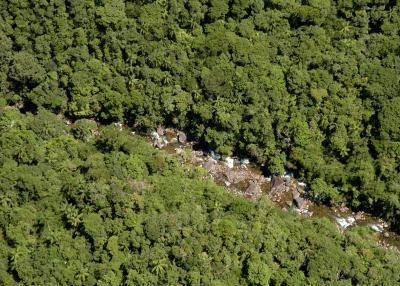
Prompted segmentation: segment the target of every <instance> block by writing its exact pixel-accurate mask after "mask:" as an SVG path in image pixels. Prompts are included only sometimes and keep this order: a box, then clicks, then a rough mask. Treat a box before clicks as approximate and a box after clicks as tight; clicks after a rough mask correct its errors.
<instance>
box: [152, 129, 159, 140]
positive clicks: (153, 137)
mask: <svg viewBox="0 0 400 286" xmlns="http://www.w3.org/2000/svg"><path fill="white" fill-rule="evenodd" d="M150 137H151V139H153V140H158V139H160V135H158V133H157V132H156V131H152V132H151V133H150Z"/></svg>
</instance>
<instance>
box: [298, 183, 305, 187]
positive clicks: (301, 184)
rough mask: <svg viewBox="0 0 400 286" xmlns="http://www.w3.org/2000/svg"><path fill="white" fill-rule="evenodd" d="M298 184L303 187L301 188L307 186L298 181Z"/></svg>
mask: <svg viewBox="0 0 400 286" xmlns="http://www.w3.org/2000/svg"><path fill="white" fill-rule="evenodd" d="M298 184H299V186H300V187H303V188H305V187H307V184H306V183H304V182H298Z"/></svg>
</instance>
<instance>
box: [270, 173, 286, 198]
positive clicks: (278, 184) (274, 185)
mask: <svg viewBox="0 0 400 286" xmlns="http://www.w3.org/2000/svg"><path fill="white" fill-rule="evenodd" d="M287 189H288V188H287V186H286V182H285V181H284V179H283V178H282V177H280V176H272V179H271V184H270V193H271V194H275V193H281V192H285V191H287Z"/></svg>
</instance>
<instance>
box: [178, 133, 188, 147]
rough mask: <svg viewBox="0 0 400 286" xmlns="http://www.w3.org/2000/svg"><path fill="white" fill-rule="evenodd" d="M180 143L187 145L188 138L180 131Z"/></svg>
mask: <svg viewBox="0 0 400 286" xmlns="http://www.w3.org/2000/svg"><path fill="white" fill-rule="evenodd" d="M178 141H179V143H181V144H184V143H186V141H187V137H186V134H185V133H184V132H182V131H179V132H178Z"/></svg>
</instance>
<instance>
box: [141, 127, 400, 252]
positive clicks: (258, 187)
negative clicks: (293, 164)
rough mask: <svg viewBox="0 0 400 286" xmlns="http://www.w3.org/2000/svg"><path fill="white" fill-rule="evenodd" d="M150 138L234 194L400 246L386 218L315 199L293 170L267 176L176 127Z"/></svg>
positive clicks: (259, 169)
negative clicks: (201, 146)
mask: <svg viewBox="0 0 400 286" xmlns="http://www.w3.org/2000/svg"><path fill="white" fill-rule="evenodd" d="M147 138H148V140H149V142H150V143H152V144H153V145H154V146H156V147H158V148H159V149H162V150H164V151H165V152H167V153H169V154H172V155H174V156H178V157H179V159H180V160H181V162H182V163H184V164H189V165H192V166H193V165H194V166H203V168H205V169H206V171H207V176H206V177H208V178H212V179H213V180H214V181H215V182H216V183H217V184H218V185H220V186H223V187H224V188H225V189H226V190H227V191H229V192H231V193H233V194H235V195H238V196H242V197H245V198H248V199H258V198H260V197H261V196H265V195H267V196H269V197H270V199H271V200H272V201H273V202H275V204H276V205H277V206H279V207H280V208H281V209H283V210H285V211H293V212H296V213H298V215H301V216H303V217H310V218H311V217H318V218H322V217H325V218H328V219H330V220H331V221H332V222H334V223H335V224H336V225H337V227H338V229H339V230H340V231H342V232H344V231H346V230H347V229H350V228H353V227H366V228H369V229H370V230H371V231H372V232H375V234H376V235H377V236H378V237H379V245H380V246H382V247H386V248H389V247H395V248H397V249H399V250H400V235H398V234H396V233H394V232H392V231H390V228H389V225H388V224H387V223H386V222H385V221H383V220H382V219H379V218H376V217H373V216H371V215H369V214H366V213H364V212H353V211H352V210H351V209H349V208H348V207H346V206H345V205H341V206H339V207H329V206H327V205H324V204H320V203H318V202H316V201H313V200H312V199H310V198H309V197H308V196H307V186H306V184H305V183H303V182H300V181H298V180H297V179H296V178H294V177H293V176H292V175H291V174H285V176H279V177H275V178H274V177H269V176H265V175H264V174H263V172H262V170H261V168H260V167H259V166H257V165H256V164H254V163H250V162H249V161H248V160H247V159H243V158H242V159H239V158H230V157H223V156H220V155H218V154H216V153H215V152H212V151H210V150H208V151H204V150H196V149H195V148H193V142H186V137H185V138H184V139H185V140H184V142H179V139H178V138H179V135H178V133H177V131H175V130H173V129H165V131H164V132H163V134H162V135H159V134H157V132H152V133H151V135H150V136H148V137H147ZM157 145H158V146H157ZM277 182H278V184H277ZM279 184H281V185H279ZM277 185H278V187H277ZM282 186H283V187H282ZM277 190H278V191H277Z"/></svg>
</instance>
